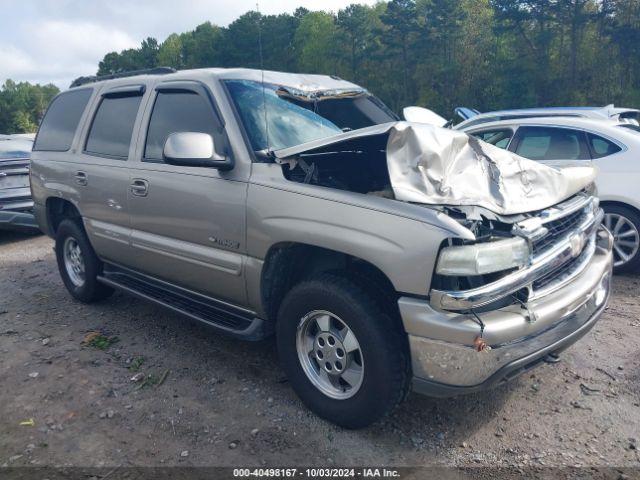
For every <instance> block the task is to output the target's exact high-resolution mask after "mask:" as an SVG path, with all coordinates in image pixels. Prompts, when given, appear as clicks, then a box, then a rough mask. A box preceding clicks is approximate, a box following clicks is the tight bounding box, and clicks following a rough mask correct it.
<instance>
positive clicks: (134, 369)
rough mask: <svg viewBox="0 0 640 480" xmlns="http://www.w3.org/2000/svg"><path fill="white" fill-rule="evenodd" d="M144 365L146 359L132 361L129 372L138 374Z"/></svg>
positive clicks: (137, 358) (138, 358)
mask: <svg viewBox="0 0 640 480" xmlns="http://www.w3.org/2000/svg"><path fill="white" fill-rule="evenodd" d="M143 363H144V357H136V358H134V359H133V360H131V364H130V365H129V370H130V371H132V372H138V371H140V367H142V364H143Z"/></svg>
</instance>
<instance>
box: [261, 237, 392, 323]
mask: <svg viewBox="0 0 640 480" xmlns="http://www.w3.org/2000/svg"><path fill="white" fill-rule="evenodd" d="M326 272H332V273H336V274H339V275H342V276H345V277H347V278H349V279H350V280H351V281H353V282H354V283H357V284H358V285H359V286H361V287H363V288H365V289H367V290H373V291H375V293H376V294H377V295H378V300H380V301H381V302H384V304H385V307H386V308H388V309H389V313H391V314H393V316H395V317H397V318H398V317H399V313H398V305H397V299H398V293H397V292H396V290H395V288H394V286H393V283H392V282H391V280H390V279H389V277H388V276H387V275H386V274H385V273H384V272H383V271H382V270H381V269H380V268H379V267H377V266H376V265H374V264H372V263H371V262H369V261H367V260H364V259H362V258H359V257H356V256H353V255H351V254H348V253H345V252H340V251H336V250H331V249H327V248H323V247H318V246H315V245H310V244H306V243H299V242H281V243H277V244H274V245H272V246H271V247H270V248H269V250H268V252H267V255H266V257H265V261H264V264H263V268H262V272H261V275H260V298H261V302H262V307H263V310H264V312H265V313H266V315H267V317H268V319H270V320H272V321H275V319H276V317H277V313H278V309H279V306H280V303H281V302H282V300H283V298H284V296H285V295H286V293H287V292H288V291H289V290H290V289H291V288H292V287H293V286H294V285H296V284H297V283H299V282H301V281H303V280H305V279H307V278H310V277H312V276H315V275H318V274H320V273H326ZM396 314H397V315H396Z"/></svg>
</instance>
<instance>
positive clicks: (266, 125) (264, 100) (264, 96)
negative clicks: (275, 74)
mask: <svg viewBox="0 0 640 480" xmlns="http://www.w3.org/2000/svg"><path fill="white" fill-rule="evenodd" d="M256 11H257V12H258V50H259V52H260V75H261V83H262V109H263V110H264V128H265V135H266V137H267V155H269V153H271V142H270V140H269V119H268V117H267V94H266V89H265V85H264V58H263V56H262V27H261V24H262V14H261V13H260V4H259V3H258V2H256Z"/></svg>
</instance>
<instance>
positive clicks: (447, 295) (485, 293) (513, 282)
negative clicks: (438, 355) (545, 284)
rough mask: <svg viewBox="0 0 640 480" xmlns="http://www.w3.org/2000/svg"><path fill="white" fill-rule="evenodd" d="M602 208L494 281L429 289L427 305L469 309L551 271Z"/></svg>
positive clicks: (568, 257)
mask: <svg viewBox="0 0 640 480" xmlns="http://www.w3.org/2000/svg"><path fill="white" fill-rule="evenodd" d="M603 217H604V212H603V211H602V209H598V211H597V213H596V214H595V215H591V216H589V217H588V218H587V219H586V220H584V221H583V223H582V224H580V226H578V227H577V228H575V229H573V230H572V231H570V232H569V233H567V234H566V235H565V236H564V237H563V238H562V240H560V241H558V243H557V244H556V245H554V246H553V247H551V248H550V249H548V250H546V251H545V252H543V253H542V254H540V255H539V256H537V257H535V258H533V259H532V261H531V264H530V265H529V266H528V267H525V268H522V269H520V270H518V271H516V272H513V273H511V274H509V275H506V276H504V277H502V278H501V279H499V280H496V281H495V282H492V283H489V284H487V285H483V286H481V287H477V288H472V289H469V290H459V291H455V290H432V291H431V294H430V301H431V305H432V306H433V307H434V308H439V309H442V310H469V309H471V308H478V307H482V306H484V305H487V304H489V303H491V302H494V301H496V300H499V299H501V298H504V297H506V296H508V295H510V294H512V293H515V292H517V291H518V290H520V289H522V288H526V287H528V286H530V285H531V284H532V283H533V282H534V281H535V280H537V279H539V278H542V277H544V276H545V275H548V274H550V273H552V272H553V271H554V270H556V269H558V268H560V267H561V266H563V265H564V264H565V263H567V262H568V261H570V260H572V259H574V258H575V255H574V252H573V247H572V245H571V238H572V237H573V236H574V235H575V234H577V233H584V234H585V235H586V236H587V237H589V239H591V238H590V237H591V236H592V235H593V234H594V233H595V231H596V228H597V227H598V226H599V225H600V223H601V222H602V219H603Z"/></svg>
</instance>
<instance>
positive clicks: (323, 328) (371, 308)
mask: <svg viewBox="0 0 640 480" xmlns="http://www.w3.org/2000/svg"><path fill="white" fill-rule="evenodd" d="M277 342H278V353H279V355H280V360H281V362H282V365H283V368H284V370H285V372H286V374H287V376H288V378H289V381H290V383H291V385H292V387H293V389H294V390H295V392H296V393H297V394H298V396H299V397H300V398H301V399H302V401H303V402H304V403H305V404H306V405H307V406H308V407H309V408H310V409H311V410H312V411H313V412H315V413H316V414H318V415H319V416H321V417H322V418H325V419H327V420H329V421H331V422H333V423H336V424H338V425H341V426H343V427H346V428H361V427H365V426H367V425H369V424H371V423H373V422H375V421H376V420H378V419H379V418H381V417H383V416H384V415H386V414H388V413H389V412H391V411H392V410H393V409H394V408H395V407H396V406H397V405H398V404H399V403H400V402H401V401H402V400H403V399H404V398H405V396H406V394H407V392H408V390H409V385H410V380H411V374H410V364H409V354H408V346H407V340H406V335H405V334H404V333H403V332H402V331H401V329H400V328H399V326H398V324H397V322H394V321H393V319H392V318H391V317H390V316H389V315H388V314H387V313H386V311H385V309H384V308H381V306H379V305H377V302H376V299H375V298H374V296H373V295H372V294H370V293H368V292H367V291H366V290H365V289H362V288H361V287H360V286H358V285H357V284H355V283H353V282H351V281H350V280H348V279H346V278H342V277H339V276H336V275H331V274H324V275H321V276H319V277H317V278H314V279H311V280H308V281H304V282H302V283H300V284H298V285H297V286H295V287H294V288H293V289H292V290H291V291H290V292H289V293H288V294H287V295H286V297H285V299H284V300H283V302H282V305H281V307H280V311H279V315H278V324H277Z"/></svg>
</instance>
